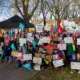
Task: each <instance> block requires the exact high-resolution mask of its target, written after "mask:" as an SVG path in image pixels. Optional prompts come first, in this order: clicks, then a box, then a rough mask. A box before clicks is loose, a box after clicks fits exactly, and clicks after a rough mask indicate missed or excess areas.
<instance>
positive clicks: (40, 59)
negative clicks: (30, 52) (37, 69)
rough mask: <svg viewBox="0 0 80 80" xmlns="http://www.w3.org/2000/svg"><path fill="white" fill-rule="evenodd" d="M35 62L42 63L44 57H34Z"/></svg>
mask: <svg viewBox="0 0 80 80" xmlns="http://www.w3.org/2000/svg"><path fill="white" fill-rule="evenodd" d="M33 63H36V64H42V58H38V57H33Z"/></svg>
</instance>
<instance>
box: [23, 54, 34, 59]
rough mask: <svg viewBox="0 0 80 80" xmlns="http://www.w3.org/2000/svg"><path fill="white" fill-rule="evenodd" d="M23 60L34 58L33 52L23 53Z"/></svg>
mask: <svg viewBox="0 0 80 80" xmlns="http://www.w3.org/2000/svg"><path fill="white" fill-rule="evenodd" d="M23 60H32V54H23Z"/></svg>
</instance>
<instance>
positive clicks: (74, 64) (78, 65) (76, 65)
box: [71, 62, 80, 70]
mask: <svg viewBox="0 0 80 80" xmlns="http://www.w3.org/2000/svg"><path fill="white" fill-rule="evenodd" d="M71 69H77V70H80V62H71Z"/></svg>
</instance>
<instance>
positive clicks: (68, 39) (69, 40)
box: [64, 37, 73, 43]
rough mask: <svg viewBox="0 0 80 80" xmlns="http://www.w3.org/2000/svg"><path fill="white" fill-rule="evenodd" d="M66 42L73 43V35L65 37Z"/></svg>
mask: <svg viewBox="0 0 80 80" xmlns="http://www.w3.org/2000/svg"><path fill="white" fill-rule="evenodd" d="M64 41H65V43H73V39H72V37H66V38H64Z"/></svg>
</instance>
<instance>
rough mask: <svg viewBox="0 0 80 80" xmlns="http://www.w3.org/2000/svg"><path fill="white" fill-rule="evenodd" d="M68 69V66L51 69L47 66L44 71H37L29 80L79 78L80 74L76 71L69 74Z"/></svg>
mask: <svg viewBox="0 0 80 80" xmlns="http://www.w3.org/2000/svg"><path fill="white" fill-rule="evenodd" d="M70 71H71V70H70V68H69V67H66V68H64V69H62V68H58V69H53V68H52V67H49V68H47V69H46V70H44V71H39V72H37V73H36V74H35V75H34V76H32V77H31V78H30V79H29V80H80V74H78V73H77V71H76V72H75V73H73V74H71V73H70Z"/></svg>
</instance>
